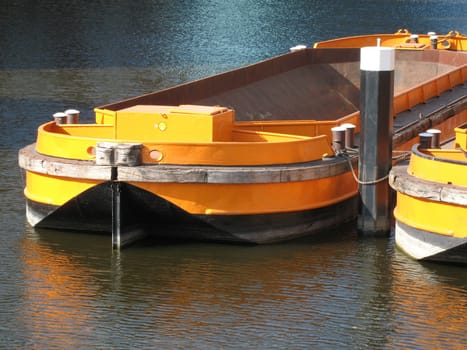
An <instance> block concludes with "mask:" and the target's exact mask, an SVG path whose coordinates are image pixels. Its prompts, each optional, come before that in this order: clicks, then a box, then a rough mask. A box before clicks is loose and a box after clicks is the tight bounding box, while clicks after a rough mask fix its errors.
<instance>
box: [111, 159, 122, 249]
mask: <svg viewBox="0 0 467 350" xmlns="http://www.w3.org/2000/svg"><path fill="white" fill-rule="evenodd" d="M111 169H112V175H111V178H112V182H111V184H110V188H111V190H112V248H113V249H120V246H121V224H122V213H121V210H122V206H121V192H122V189H121V185H120V182H119V181H115V180H116V178H117V175H116V174H117V167H114V166H113V167H112V168H111Z"/></svg>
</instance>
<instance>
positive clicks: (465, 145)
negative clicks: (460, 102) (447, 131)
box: [454, 111, 467, 151]
mask: <svg viewBox="0 0 467 350" xmlns="http://www.w3.org/2000/svg"><path fill="white" fill-rule="evenodd" d="M464 112H465V113H466V114H467V111H464ZM465 120H466V121H467V116H466V118H465ZM454 132H455V133H456V142H455V145H454V147H460V148H462V149H463V150H464V151H467V123H465V124H463V125H460V126H459V127H457V128H455V129H454Z"/></svg>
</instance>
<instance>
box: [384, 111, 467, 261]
mask: <svg viewBox="0 0 467 350" xmlns="http://www.w3.org/2000/svg"><path fill="white" fill-rule="evenodd" d="M464 114H465V120H466V121H467V111H465V112H464ZM455 132H456V138H455V142H454V147H453V148H451V149H438V148H431V145H428V146H422V145H420V144H417V145H415V146H414V147H413V148H412V153H411V158H410V162H409V164H408V165H407V164H404V165H398V166H396V167H394V168H393V170H391V176H390V185H391V187H392V188H394V190H396V191H397V206H396V208H395V210H394V216H395V219H396V227H395V241H396V244H397V246H398V247H399V248H400V249H402V250H403V251H404V252H406V253H407V254H408V255H410V256H411V257H413V258H415V259H417V260H433V261H441V262H452V263H461V264H467V123H465V124H463V125H461V126H459V127H457V128H455Z"/></svg>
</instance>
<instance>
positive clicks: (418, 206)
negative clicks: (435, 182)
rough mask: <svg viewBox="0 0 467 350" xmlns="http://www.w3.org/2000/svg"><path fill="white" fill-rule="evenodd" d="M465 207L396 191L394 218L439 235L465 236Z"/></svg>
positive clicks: (466, 226)
mask: <svg viewBox="0 0 467 350" xmlns="http://www.w3.org/2000/svg"><path fill="white" fill-rule="evenodd" d="M466 213H467V208H466V207H465V206H461V205H454V204H449V203H444V202H436V201H429V200H425V199H421V198H416V197H412V196H409V195H406V194H403V193H400V192H398V193H397V206H396V208H395V209H394V216H395V218H396V219H397V220H398V221H400V222H402V223H404V224H406V225H408V226H410V227H413V228H416V229H419V230H423V231H428V232H432V233H438V234H440V235H446V236H452V237H458V238H463V237H467V215H466Z"/></svg>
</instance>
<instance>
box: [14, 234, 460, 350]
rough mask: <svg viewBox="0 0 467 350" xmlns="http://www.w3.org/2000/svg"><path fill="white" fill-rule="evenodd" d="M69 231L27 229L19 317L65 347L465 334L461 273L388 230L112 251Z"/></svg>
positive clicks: (263, 344)
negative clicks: (442, 269)
mask: <svg viewBox="0 0 467 350" xmlns="http://www.w3.org/2000/svg"><path fill="white" fill-rule="evenodd" d="M62 234H63V233H60V232H52V231H41V232H40V233H32V232H30V233H28V235H27V238H26V239H25V240H24V241H23V245H22V249H23V251H24V255H23V263H24V275H25V282H24V283H25V286H26V288H25V289H24V293H25V295H24V322H25V323H26V324H27V327H28V328H29V329H31V334H30V337H31V341H33V342H36V341H37V342H39V343H40V342H42V341H45V340H44V339H40V337H39V334H41V330H42V329H47V330H48V333H49V334H52V335H53V337H54V339H56V341H57V342H61V341H62V338H61V337H62V336H67V337H68V339H67V340H66V341H67V342H68V343H66V344H70V345H74V344H78V343H79V342H80V341H82V340H83V339H88V341H89V339H91V340H92V341H94V342H97V343H101V342H102V341H104V340H105V339H108V337H110V336H111V335H112V338H113V341H119V342H123V344H126V343H128V342H129V341H130V340H128V339H126V338H125V337H124V335H123V334H121V333H120V332H121V331H122V330H126V332H137V333H138V334H139V339H138V340H135V339H132V340H131V344H132V345H135V343H133V341H136V344H139V345H142V346H147V345H154V346H155V345H158V346H163V347H164V346H166V347H169V346H173V345H175V347H182V346H188V347H190V348H206V347H208V348H209V344H212V343H211V342H213V341H214V342H215V343H216V345H218V346H219V347H224V348H236V347H237V346H239V345H242V344H243V345H244V344H247V346H246V347H260V348H269V347H272V346H276V345H280V346H284V347H287V346H292V345H294V346H297V347H304V346H311V345H315V346H316V345H320V346H323V347H325V346H331V347H346V346H348V345H349V344H352V345H354V347H356V348H358V347H369V348H381V347H382V345H383V344H386V345H388V346H392V345H400V346H409V347H412V346H414V347H417V346H422V347H424V346H423V345H426V346H429V347H431V345H433V344H435V345H436V347H438V346H439V347H440V348H447V347H449V346H450V345H453V344H463V343H465V341H466V339H465V335H463V333H462V330H463V329H464V328H463V327H464V321H465V319H464V313H465V312H466V311H467V305H466V303H465V300H466V297H467V292H466V289H465V288H464V287H465V275H464V279H463V278H462V277H460V278H459V280H458V282H459V283H460V287H453V286H452V284H451V282H452V279H453V276H450V274H449V271H448V275H447V276H445V275H443V274H442V273H437V271H433V270H431V269H428V268H426V267H425V266H423V265H420V264H418V263H415V262H413V261H411V260H409V259H408V258H406V257H405V256H404V255H402V254H400V253H398V252H394V251H393V250H392V248H391V245H390V244H388V242H387V240H378V239H376V240H374V241H370V242H369V241H367V240H365V242H362V240H361V239H359V238H358V237H356V236H355V234H354V233H346V235H345V237H346V238H345V239H344V240H343V241H341V242H339V244H336V242H335V241H334V238H333V237H322V236H321V237H319V238H311V239H308V240H301V241H299V242H298V241H297V242H291V243H289V244H281V245H271V246H227V245H216V244H159V245H142V244H140V245H136V246H133V247H131V248H129V249H126V250H123V251H121V252H114V253H112V251H111V249H110V241H109V238H108V237H102V236H88V235H82V234H71V235H70V234H67V235H66V236H63V235H62ZM456 272H462V270H459V271H456ZM446 278H447V279H449V280H450V282H449V283H447V282H446V280H445V279H446ZM462 283H464V285H462ZM462 300H464V302H462ZM459 301H461V302H459ZM447 325H448V326H447ZM76 327H78V328H79V329H82V331H80V332H75V331H74V330H75V329H76ZM115 329H118V330H119V332H118V333H119V334H118V335H114V334H113V333H114V331H115ZM70 334H73V336H72V337H71V338H70V337H69V335H70ZM370 335H371V336H370ZM55 336H56V338H55ZM214 339H215V340H214ZM63 341H65V340H63ZM47 342H48V344H49V343H50V338H49V340H48V341H47ZM70 342H71V343H70ZM128 344H130V343H128ZM243 345H242V347H243ZM383 347H384V346H383Z"/></svg>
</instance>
